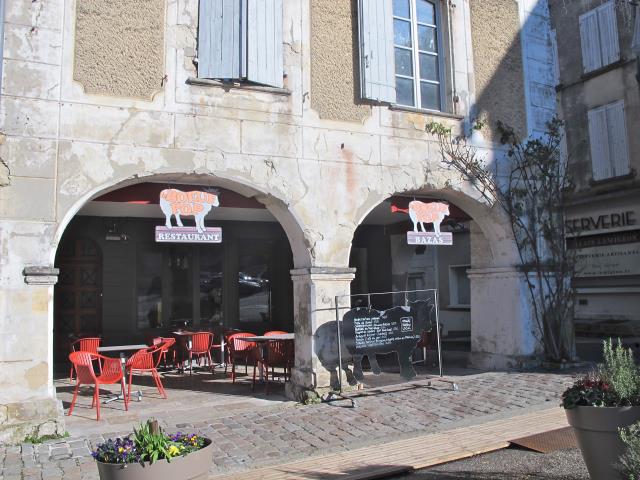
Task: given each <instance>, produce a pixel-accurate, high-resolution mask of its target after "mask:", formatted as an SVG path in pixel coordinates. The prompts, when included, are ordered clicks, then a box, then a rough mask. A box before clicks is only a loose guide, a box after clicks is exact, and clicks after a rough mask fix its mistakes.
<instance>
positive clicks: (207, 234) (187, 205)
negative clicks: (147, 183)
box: [156, 188, 222, 243]
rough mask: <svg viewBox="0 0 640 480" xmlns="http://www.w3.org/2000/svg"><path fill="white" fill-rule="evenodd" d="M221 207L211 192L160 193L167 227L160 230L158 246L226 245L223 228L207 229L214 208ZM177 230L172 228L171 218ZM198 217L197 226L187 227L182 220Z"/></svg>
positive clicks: (173, 191) (158, 228) (161, 207)
mask: <svg viewBox="0 0 640 480" xmlns="http://www.w3.org/2000/svg"><path fill="white" fill-rule="evenodd" d="M218 206H220V201H219V200H218V195H217V194H215V193H211V192H200V191H193V192H183V191H181V190H177V189H175V188H168V189H165V190H162V191H161V192H160V209H161V210H162V213H164V216H165V218H166V222H165V225H164V226H163V227H162V226H157V227H156V242H170V243H222V229H221V228H220V227H206V226H205V224H204V218H205V217H206V216H207V214H208V213H209V212H210V211H211V209H212V208H213V207H218ZM172 215H173V217H174V218H175V220H176V224H177V226H174V225H172V223H171V216H172ZM183 216H185V217H194V219H195V222H196V224H195V226H194V227H185V226H184V225H183V224H182V219H181V217H183Z"/></svg>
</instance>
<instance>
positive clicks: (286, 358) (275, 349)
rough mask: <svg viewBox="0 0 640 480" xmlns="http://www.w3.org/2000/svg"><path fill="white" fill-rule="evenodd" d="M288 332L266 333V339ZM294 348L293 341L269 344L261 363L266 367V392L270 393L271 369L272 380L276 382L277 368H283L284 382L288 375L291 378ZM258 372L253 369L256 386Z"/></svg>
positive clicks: (271, 342)
mask: <svg viewBox="0 0 640 480" xmlns="http://www.w3.org/2000/svg"><path fill="white" fill-rule="evenodd" d="M286 333H287V332H282V331H271V332H266V333H265V334H264V335H265V336H266V337H268V336H272V335H282V334H286ZM293 355H294V347H293V342H292V341H291V340H272V341H269V342H267V347H266V351H265V353H264V356H263V358H261V363H262V364H263V366H264V377H265V381H266V392H267V394H268V393H269V368H271V379H272V380H275V368H282V369H283V371H284V380H285V382H286V381H287V374H288V375H289V378H291V368H293V360H294V356H293ZM255 378H256V371H255V367H254V369H253V383H254V384H255Z"/></svg>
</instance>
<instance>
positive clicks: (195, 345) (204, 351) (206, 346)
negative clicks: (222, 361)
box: [189, 332, 220, 375]
mask: <svg viewBox="0 0 640 480" xmlns="http://www.w3.org/2000/svg"><path fill="white" fill-rule="evenodd" d="M215 346H218V347H219V346H220V345H214V344H213V333H211V332H197V333H194V334H193V336H192V337H191V348H190V349H189V375H191V374H192V372H193V363H192V362H191V361H192V359H193V356H194V355H195V356H196V358H197V361H198V365H200V357H205V364H206V362H208V363H209V370H211V372H213V373H214V374H215V366H214V364H213V360H212V359H211V349H212V348H213V347H215Z"/></svg>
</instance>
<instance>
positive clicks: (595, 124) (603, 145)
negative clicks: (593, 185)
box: [588, 107, 613, 180]
mask: <svg viewBox="0 0 640 480" xmlns="http://www.w3.org/2000/svg"><path fill="white" fill-rule="evenodd" d="M588 119H589V144H590V146H591V167H592V171H593V179H594V180H603V179H605V178H610V177H612V176H613V169H612V168H611V160H610V158H609V134H608V128H607V110H606V107H598V108H594V109H593V110H589V113H588Z"/></svg>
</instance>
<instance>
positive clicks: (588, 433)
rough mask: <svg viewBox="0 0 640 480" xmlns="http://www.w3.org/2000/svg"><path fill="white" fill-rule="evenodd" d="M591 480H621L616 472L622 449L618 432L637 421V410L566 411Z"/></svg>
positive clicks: (638, 409) (591, 409)
mask: <svg viewBox="0 0 640 480" xmlns="http://www.w3.org/2000/svg"><path fill="white" fill-rule="evenodd" d="M565 412H566V414H567V420H568V421H569V425H571V426H572V427H573V430H574V432H575V434H576V439H577V441H578V446H579V447H580V451H581V452H582V458H584V463H586V464H587V469H588V470H589V476H590V477H591V479H592V480H618V479H619V480H622V479H623V477H622V475H621V474H620V472H618V470H617V469H616V464H617V463H618V461H619V459H620V456H621V455H622V454H623V453H624V451H625V447H624V443H622V440H620V437H619V436H618V429H619V428H621V427H628V426H629V425H631V424H632V423H635V422H637V421H638V420H640V407H576V408H571V409H567V410H565Z"/></svg>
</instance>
